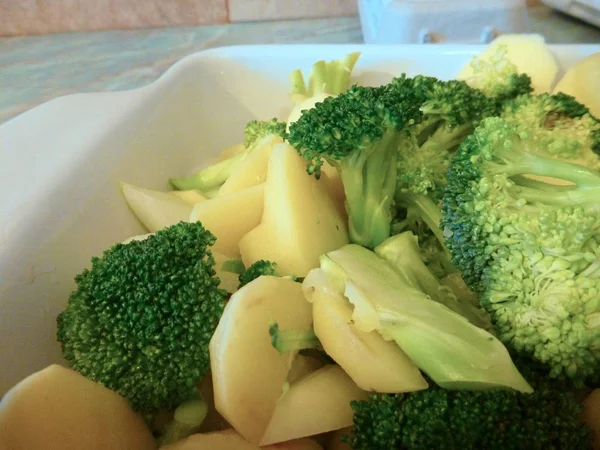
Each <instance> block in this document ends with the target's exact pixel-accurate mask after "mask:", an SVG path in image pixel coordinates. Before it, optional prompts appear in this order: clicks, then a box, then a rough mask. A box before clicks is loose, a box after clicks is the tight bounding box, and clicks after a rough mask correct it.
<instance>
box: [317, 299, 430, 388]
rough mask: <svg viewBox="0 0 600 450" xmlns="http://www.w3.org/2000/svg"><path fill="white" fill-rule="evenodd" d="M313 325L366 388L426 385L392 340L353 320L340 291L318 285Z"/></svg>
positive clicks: (335, 356)
mask: <svg viewBox="0 0 600 450" xmlns="http://www.w3.org/2000/svg"><path fill="white" fill-rule="evenodd" d="M312 304H313V326H314V330H315V334H316V335H317V337H318V338H319V341H320V342H321V345H322V346H323V349H324V350H325V352H326V353H327V354H328V355H329V356H331V358H333V359H334V360H335V362H336V363H338V364H339V365H340V366H341V367H342V368H343V369H344V370H345V371H346V373H347V374H348V375H349V376H350V377H351V378H352V380H353V381H354V382H355V383H356V385H357V386H358V387H360V388H361V389H363V390H365V391H374V392H384V393H400V392H412V391H419V390H422V389H426V388H427V382H426V381H425V379H424V378H423V376H422V375H421V372H420V371H419V369H418V368H417V367H416V366H415V365H414V364H413V363H412V362H411V360H410V359H409V358H408V356H406V354H405V353H404V352H403V351H402V350H401V349H400V347H398V345H396V343H395V342H390V341H386V340H384V339H383V338H382V337H381V334H379V333H378V332H377V331H371V332H368V333H366V332H364V331H360V330H358V329H357V328H356V326H355V325H354V324H353V322H352V312H353V309H352V306H351V304H350V302H348V301H347V300H346V299H345V298H344V297H343V296H342V295H340V294H338V293H336V292H331V291H329V292H327V291H325V290H321V289H317V290H316V291H315V292H314V294H313V295H312Z"/></svg>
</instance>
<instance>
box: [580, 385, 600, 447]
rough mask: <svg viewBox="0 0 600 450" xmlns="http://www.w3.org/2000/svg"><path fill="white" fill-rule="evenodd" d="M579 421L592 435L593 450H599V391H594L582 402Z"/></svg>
mask: <svg viewBox="0 0 600 450" xmlns="http://www.w3.org/2000/svg"><path fill="white" fill-rule="evenodd" d="M581 420H582V421H583V422H584V423H586V424H588V426H589V427H590V428H591V429H592V432H593V433H594V450H600V389H595V390H594V391H592V393H591V394H590V395H588V396H587V398H586V399H585V401H584V402H583V414H582V415H581Z"/></svg>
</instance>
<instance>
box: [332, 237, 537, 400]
mask: <svg viewBox="0 0 600 450" xmlns="http://www.w3.org/2000/svg"><path fill="white" fill-rule="evenodd" d="M400 252H401V250H399V251H398V254H399V253H400ZM394 253H395V252H394ZM321 269H322V270H323V271H324V272H325V274H326V275H327V277H328V280H329V282H330V283H331V284H332V286H333V288H334V289H336V290H337V291H338V292H339V293H341V294H343V295H345V297H346V298H347V299H348V300H349V301H350V302H351V303H352V304H353V305H354V312H353V315H352V320H353V323H354V325H355V326H356V327H357V328H358V329H359V330H361V331H364V332H371V331H377V332H379V333H380V334H381V335H382V336H383V337H384V338H385V339H386V340H391V341H394V342H396V344H398V346H399V347H400V348H401V349H402V350H403V351H404V352H405V353H406V354H407V355H408V357H409V358H410V359H411V361H413V363H414V364H415V365H416V366H417V367H418V368H419V369H421V370H422V371H423V372H425V373H426V374H427V375H428V376H429V377H431V379H433V380H434V381H435V382H436V383H437V384H438V385H439V386H441V387H443V388H446V389H468V390H483V389H492V388H508V389H514V390H517V391H522V392H531V386H529V384H528V383H527V381H526V380H525V379H524V378H523V377H522V376H521V374H520V373H519V371H518V370H517V369H516V368H515V366H514V364H513V362H512V360H511V357H510V355H509V353H508V351H507V350H506V348H505V347H504V345H503V344H502V343H501V342H500V341H499V340H498V339H496V338H495V337H494V336H493V335H491V334H490V333H488V332H487V331H485V330H483V329H481V328H479V327H476V326H475V325H473V324H471V323H470V322H469V321H468V320H467V319H465V318H464V317H462V316H461V315H459V314H457V313H455V312H454V311H452V310H451V309H449V308H448V307H446V306H444V305H443V304H441V303H438V302H436V301H433V300H432V299H431V298H430V297H429V296H428V295H427V294H426V293H425V292H423V290H421V289H420V288H415V287H414V286H413V285H412V284H411V283H410V282H408V281H407V278H406V277H403V276H402V275H400V273H399V272H398V271H397V269H395V268H394V267H392V265H391V264H390V263H388V262H387V261H386V260H385V259H383V258H380V257H379V256H377V255H376V254H375V253H374V252H372V251H370V250H368V249H365V248H364V247H360V246H358V245H353V244H350V245H346V246H344V247H342V248H341V249H338V250H335V251H332V252H329V253H327V254H326V255H324V256H322V257H321ZM413 275H414V274H413Z"/></svg>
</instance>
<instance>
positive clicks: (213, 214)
mask: <svg viewBox="0 0 600 450" xmlns="http://www.w3.org/2000/svg"><path fill="white" fill-rule="evenodd" d="M264 195H265V185H264V184H259V185H258V186H253V187H251V188H248V189H244V190H242V191H238V192H232V193H230V194H226V195H223V196H218V197H215V198H212V199H210V200H207V201H205V202H201V203H198V204H197V205H196V206H194V209H193V210H192V213H191V214H190V218H189V220H190V222H198V221H199V222H202V223H203V224H204V226H206V228H208V229H209V230H210V231H211V232H212V233H213V234H214V235H215V236H216V238H217V241H216V243H215V246H214V248H215V250H216V251H218V252H220V253H223V254H224V255H226V256H229V257H239V256H240V248H239V244H240V240H241V239H242V237H243V236H244V235H246V233H248V232H249V231H250V230H252V229H253V228H255V227H256V226H257V225H258V224H259V223H260V220H261V217H262V215H263V204H264V198H265V197H264Z"/></svg>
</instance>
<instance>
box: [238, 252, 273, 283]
mask: <svg viewBox="0 0 600 450" xmlns="http://www.w3.org/2000/svg"><path fill="white" fill-rule="evenodd" d="M263 275H266V276H274V277H278V276H279V272H277V263H274V262H272V261H267V260H264V259H261V260H259V261H256V262H255V263H253V264H251V265H250V266H249V267H248V268H247V269H246V270H244V271H243V272H242V273H241V274H240V276H239V277H238V280H239V282H240V285H239V288H241V287H243V286H245V285H247V284H248V283H250V282H251V281H254V280H255V279H257V278H258V277H260V276H263Z"/></svg>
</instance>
